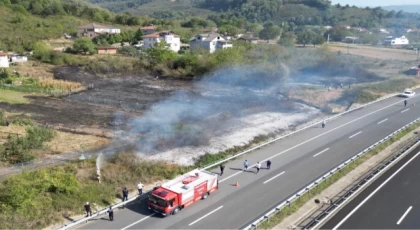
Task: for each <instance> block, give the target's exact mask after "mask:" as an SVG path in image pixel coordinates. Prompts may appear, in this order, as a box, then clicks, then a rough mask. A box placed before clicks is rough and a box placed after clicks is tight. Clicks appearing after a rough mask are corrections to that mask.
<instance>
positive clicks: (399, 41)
mask: <svg viewBox="0 0 420 230" xmlns="http://www.w3.org/2000/svg"><path fill="white" fill-rule="evenodd" d="M409 43H410V42H409V41H408V39H407V38H406V37H405V36H401V37H392V36H389V37H386V38H385V39H384V42H383V44H384V45H391V46H398V45H408V44H409Z"/></svg>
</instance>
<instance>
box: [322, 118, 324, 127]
mask: <svg viewBox="0 0 420 230" xmlns="http://www.w3.org/2000/svg"><path fill="white" fill-rule="evenodd" d="M322 128H325V120H322Z"/></svg>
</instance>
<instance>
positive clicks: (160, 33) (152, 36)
mask: <svg viewBox="0 0 420 230" xmlns="http://www.w3.org/2000/svg"><path fill="white" fill-rule="evenodd" d="M168 34H171V35H173V36H174V37H176V38H179V37H180V36H179V35H178V34H174V33H172V31H160V32H155V33H152V34H148V35H144V36H143V38H159V37H163V36H165V35H168Z"/></svg>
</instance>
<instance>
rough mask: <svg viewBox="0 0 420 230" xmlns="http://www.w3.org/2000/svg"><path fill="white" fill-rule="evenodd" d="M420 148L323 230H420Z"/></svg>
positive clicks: (353, 201)
mask: <svg viewBox="0 0 420 230" xmlns="http://www.w3.org/2000/svg"><path fill="white" fill-rule="evenodd" d="M419 155H420V146H419V147H417V148H415V149H414V150H413V151H411V152H410V153H409V154H408V155H407V156H405V157H404V158H403V159H402V160H401V161H399V162H398V163H397V164H396V165H394V166H393V167H391V168H390V169H389V170H388V171H386V172H385V173H384V174H383V175H381V176H380V177H379V178H378V179H377V180H375V181H374V182H373V183H372V184H371V185H369V186H368V187H367V188H366V189H365V190H363V191H362V192H361V193H360V194H359V195H357V196H356V197H355V198H354V199H353V200H352V201H351V202H350V203H349V204H347V205H346V206H345V207H344V208H343V209H341V210H340V211H339V212H338V213H337V214H336V215H335V216H334V217H333V218H332V219H331V220H330V221H328V222H327V223H326V224H325V225H324V226H323V227H321V229H419V228H420V220H419V218H418V217H419V216H420V196H419V194H420V156H419Z"/></svg>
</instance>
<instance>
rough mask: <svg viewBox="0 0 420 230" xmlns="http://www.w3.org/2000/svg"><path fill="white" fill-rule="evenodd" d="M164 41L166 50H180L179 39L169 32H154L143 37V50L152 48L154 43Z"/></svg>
mask: <svg viewBox="0 0 420 230" xmlns="http://www.w3.org/2000/svg"><path fill="white" fill-rule="evenodd" d="M161 41H164V42H165V43H166V45H167V47H168V49H170V50H172V51H174V52H178V51H179V50H180V49H181V37H180V36H179V35H177V34H174V33H172V32H171V31H161V32H155V33H152V34H148V35H145V36H143V48H145V49H148V48H150V47H154V46H155V44H156V43H159V42H161Z"/></svg>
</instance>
